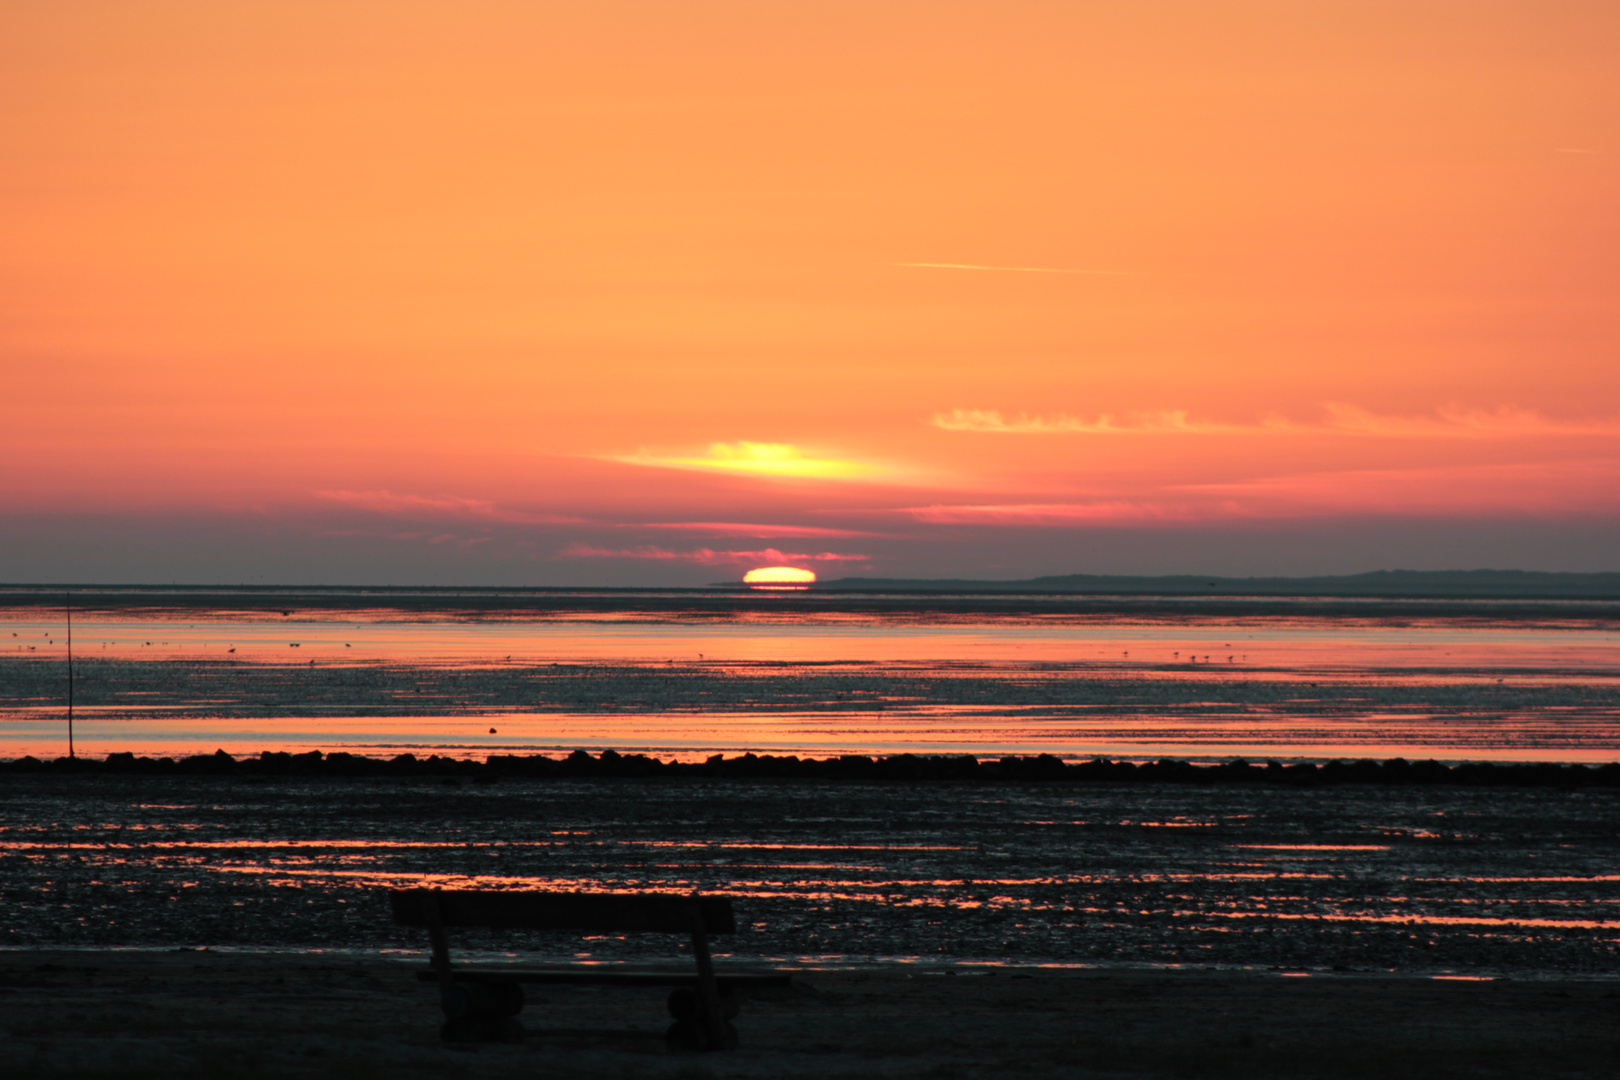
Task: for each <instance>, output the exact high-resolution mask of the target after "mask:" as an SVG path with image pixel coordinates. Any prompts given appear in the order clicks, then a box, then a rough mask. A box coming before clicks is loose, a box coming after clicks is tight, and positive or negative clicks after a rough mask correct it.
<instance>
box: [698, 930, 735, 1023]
mask: <svg viewBox="0 0 1620 1080" xmlns="http://www.w3.org/2000/svg"><path fill="white" fill-rule="evenodd" d="M692 955H693V956H694V957H695V958H696V960H697V970H698V985H697V998H698V1015H697V1023H698V1024H699V1025H700V1026H701V1027H702V1029H703V1034H704V1036H705V1042H706V1043H707V1044H708V1046H707V1048H708V1049H710V1050H731V1049H734V1048H735V1047H736V1045H737V1029H736V1028H734V1027H732V1026H731V1025H730V1024H729V1023H727V1022H726V1014H725V1008H724V1006H723V1005H722V1004H721V1002H720V984H719V983H718V982H717V981H716V980H715V977H714V960H713V959H712V958H711V957H710V956H709V936H708V934H706V933H704V932H703V930H701V929H698V930H693V931H692Z"/></svg>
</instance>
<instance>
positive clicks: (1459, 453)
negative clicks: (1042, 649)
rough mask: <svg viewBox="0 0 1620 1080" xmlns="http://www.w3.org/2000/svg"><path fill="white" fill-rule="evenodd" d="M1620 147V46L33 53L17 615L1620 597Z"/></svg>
mask: <svg viewBox="0 0 1620 1080" xmlns="http://www.w3.org/2000/svg"><path fill="white" fill-rule="evenodd" d="M1617 135H1620V6H1617V5H1615V4H1613V3H1612V2H1591V3H1573V2H1561V0H1538V2H1524V3H1490V2H1488V0H1467V2H1457V3H1433V2H1422V0H1406V2H1399V3H1395V2H1391V3H1378V2H1373V0H1354V2H1344V3H1332V2H1325V0H1324V2H1313V3H1299V2H1297V0H1279V2H1272V3H1226V2H1220V0H1155V2H1140V0H1132V2H1119V3H1108V2H1085V3H1077V2H1065V3H1051V4H1044V3H1018V2H1006V0H1001V2H995V3H949V2H942V0H931V2H927V3H915V4H913V3H872V2H862V3H850V4H836V3H827V2H815V3H809V2H806V3H768V2H762V0H746V2H737V3H676V2H671V3H651V2H647V3H628V2H627V3H614V2H610V0H590V2H583V3H577V4H571V3H528V2H524V3H517V2H514V3H457V4H447V3H440V4H411V3H405V2H399V0H390V2H385V3H375V4H369V3H343V2H334V0H324V2H320V3H307V4H305V3H295V2H290V0H274V2H266V3H249V2H236V3H232V4H217V3H212V2H205V3H130V2H123V3H97V2H77V0H62V2H54V0H53V2H38V3H30V2H16V3H11V4H7V5H4V6H3V7H0V375H3V383H0V430H4V431H5V433H6V435H7V439H8V442H9V446H8V449H7V453H6V461H7V468H6V469H5V470H4V471H3V473H0V579H5V580H37V579H69V580H96V579H110V578H112V579H135V580H144V579H161V580H213V579H217V578H221V577H222V576H223V579H225V580H250V579H254V578H255V577H260V578H266V577H267V578H268V579H271V580H276V579H280V578H287V577H288V576H289V575H291V576H292V577H295V578H297V579H298V580H317V579H319V580H338V581H341V580H358V579H359V578H362V577H363V578H366V579H368V580H380V579H390V580H391V579H393V578H400V579H411V580H432V581H443V582H447V583H454V582H461V581H473V580H478V581H510V582H513V583H538V584H544V583H565V582H575V581H598V582H615V583H654V582H668V583H677V582H698V581H707V580H715V579H716V578H717V577H718V578H724V577H735V576H740V573H741V572H742V571H743V570H746V569H748V568H749V567H751V566H755V565H759V564H761V563H762V562H770V561H776V560H777V559H781V560H783V561H788V562H793V563H797V564H799V565H805V566H814V567H816V568H817V569H818V571H819V572H821V573H823V575H824V576H825V575H828V574H831V575H832V576H840V575H841V574H843V573H846V572H849V573H854V572H860V573H874V574H879V575H892V576H908V575H928V576H947V575H949V576H970V577H971V576H989V577H1020V576H1029V575H1033V574H1040V573H1062V572H1116V571H1119V572H1175V571H1180V570H1189V571H1197V572H1208V573H1219V572H1231V573H1266V572H1270V571H1275V572H1335V571H1355V570H1366V569H1377V568H1389V567H1393V566H1397V565H1404V566H1417V565H1422V566H1428V567H1459V566H1474V565H1500V566H1519V567H1524V568H1540V569H1608V570H1616V569H1620V554H1617V553H1620V496H1617V494H1616V493H1617V492H1620V357H1617V348H1616V346H1617V345H1620V168H1617V155H1620V138H1617ZM64 537H72V538H73V539H72V542H71V543H68V542H66V541H64ZM810 556H828V557H825V558H810ZM831 556H838V558H833V557H831Z"/></svg>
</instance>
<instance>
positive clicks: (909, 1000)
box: [0, 949, 1620, 1080]
mask: <svg viewBox="0 0 1620 1080" xmlns="http://www.w3.org/2000/svg"><path fill="white" fill-rule="evenodd" d="M419 966H420V962H419V961H415V960H407V959H403V958H397V957H390V956H386V955H380V954H377V953H362V952H356V953H347V954H341V953H270V952H213V951H208V950H175V951H167V952H165V951H120V950H85V949H79V950H50V949H9V950H5V951H3V952H0V1075H5V1076H7V1077H15V1078H22V1077H99V1076H108V1077H112V1076H117V1077H121V1078H139V1077H165V1078H184V1077H193V1076H195V1077H202V1076H209V1077H213V1076H240V1077H253V1076H264V1077H327V1076H333V1077H336V1076H342V1077H345V1078H356V1077H369V1076H378V1077H383V1076H386V1077H416V1076H435V1077H437V1076H452V1077H453V1076H467V1077H473V1076H477V1077H505V1076H524V1077H530V1076H535V1075H546V1076H558V1077H669V1078H672V1080H674V1078H688V1080H689V1078H696V1077H711V1076H712V1077H733V1076H735V1077H766V1076H768V1077H827V1076H838V1077H851V1078H859V1077H886V1078H892V1077H976V1076H1020V1077H1047V1076H1051V1077H1058V1076H1062V1077H1075V1076H1082V1077H1083V1076H1109V1077H1181V1076H1244V1077H1296V1076H1298V1077H1305V1076H1310V1077H1324V1076H1326V1077H1360V1076H1378V1077H1407V1076H1410V1077H1451V1076H1456V1077H1463V1076H1466V1077H1481V1076H1503V1077H1508V1076H1511V1077H1584V1076H1592V1077H1597V1076H1604V1077H1609V1076H1613V1075H1615V1073H1616V1069H1617V1066H1620V981H1611V980H1605V979H1561V980H1539V979H1522V980H1521V979H1494V980H1480V981H1456V980H1440V979H1433V978H1419V977H1410V976H1394V975H1323V974H1316V975H1311V976H1308V977H1295V976H1290V975H1288V974H1287V973H1284V972H1263V973H1262V972H1246V971H1245V972H1232V971H1177V970H1142V969H1118V968H1116V969H1109V968H1096V969H1084V970H1072V969H1071V970H1052V969H1018V968H1001V969H986V968H982V967H954V968H953V967H939V968H929V969H915V970H914V969H908V968H906V967H904V966H901V965H873V966H870V967H865V968H857V969H851V970H839V971H821V970H806V971H803V972H802V973H800V974H799V975H798V976H797V977H796V979H795V985H794V986H793V987H791V988H788V989H771V990H756V991H753V992H752V993H750V994H749V995H748V996H747V998H746V1000H745V1001H744V1003H743V1011H742V1014H741V1016H740V1017H739V1018H738V1027H739V1028H740V1030H741V1033H742V1045H741V1046H740V1047H739V1049H737V1050H736V1051H733V1052H729V1053H710V1054H694V1053H682V1052H676V1051H671V1050H669V1049H666V1047H665V1046H664V1043H663V1040H662V1037H661V1035H662V1031H663V1028H664V1026H665V1024H666V1023H667V1015H666V1014H665V1010H664V1004H663V995H662V993H661V992H659V991H657V990H642V989H621V988H558V989H552V988H531V991H530V994H529V1003H528V1005H527V1007H526V1009H525V1010H524V1012H523V1015H522V1019H523V1022H524V1024H525V1025H526V1027H527V1028H528V1031H529V1034H528V1035H527V1036H526V1037H525V1038H524V1039H523V1040H521V1041H520V1042H514V1043H505V1044H479V1045H471V1046H455V1045H447V1044H445V1043H444V1042H442V1041H441V1040H440V1038H439V1032H438V1027H439V1022H440V1015H439V1010H438V1005H437V1000H436V995H435V993H434V991H433V989H432V987H431V986H429V985H426V984H423V983H421V982H419V981H418V980H417V979H416V978H415V971H416V970H417V968H418V967H419Z"/></svg>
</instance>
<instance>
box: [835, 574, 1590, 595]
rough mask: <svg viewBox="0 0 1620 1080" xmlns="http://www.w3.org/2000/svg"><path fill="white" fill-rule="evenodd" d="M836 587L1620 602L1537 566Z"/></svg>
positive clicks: (886, 581) (846, 584)
mask: <svg viewBox="0 0 1620 1080" xmlns="http://www.w3.org/2000/svg"><path fill="white" fill-rule="evenodd" d="M816 590H817V591H832V592H941V593H986V592H995V593H1077V594H1092V595H1114V596H1117V595H1122V594H1137V595H1140V594H1151V595H1156V596H1330V597H1358V596H1365V597H1370V598H1408V599H1418V598H1424V597H1434V598H1444V599H1479V600H1515V599H1523V600H1563V599H1568V600H1620V573H1587V574H1578V573H1554V572H1550V571H1540V570H1374V571H1372V572H1370V573H1365V574H1340V575H1328V576H1319V577H1218V576H1214V575H1198V574H1165V575H1158V576H1151V577H1149V576H1127V575H1115V574H1061V575H1055V576H1050V577H1037V578H1026V579H1023V580H1020V581H982V580H974V579H960V578H869V577H860V578H835V579H833V580H830V581H823V582H820V583H818V584H817V585H816Z"/></svg>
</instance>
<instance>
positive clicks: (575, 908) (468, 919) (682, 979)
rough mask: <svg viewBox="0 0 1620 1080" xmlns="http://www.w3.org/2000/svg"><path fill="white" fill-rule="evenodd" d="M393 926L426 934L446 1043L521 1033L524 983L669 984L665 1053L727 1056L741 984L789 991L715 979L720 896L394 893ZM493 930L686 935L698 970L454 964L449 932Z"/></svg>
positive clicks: (723, 911) (427, 976)
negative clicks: (713, 942)
mask: <svg viewBox="0 0 1620 1080" xmlns="http://www.w3.org/2000/svg"><path fill="white" fill-rule="evenodd" d="M389 901H390V903H391V904H392V906H393V911H394V921H395V922H398V923H403V924H405V925H406V926H422V927H426V928H427V932H428V939H429V941H430V942H431V943H432V946H433V963H432V966H431V967H430V968H428V969H427V970H425V971H422V972H421V973H420V974H419V976H418V977H419V978H421V979H422V980H423V981H424V982H437V983H438V984H439V997H440V1001H441V1003H442V1004H443V1006H444V1014H445V1025H444V1029H443V1034H444V1037H445V1038H446V1039H447V1040H450V1041H475V1040H493V1039H514V1038H521V1037H522V1036H523V1025H522V1023H520V1022H519V1021H518V1020H517V1014H518V1013H519V1012H520V1011H521V1010H522V1008H523V987H522V985H521V984H523V983H551V984H556V983H574V984H594V985H614V986H673V987H675V989H674V990H673V991H672V992H671V993H670V995H669V1011H670V1015H671V1016H673V1017H674V1018H675V1023H673V1024H671V1025H670V1027H669V1030H668V1031H667V1032H666V1033H665V1038H666V1039H667V1040H668V1041H669V1043H670V1045H671V1046H675V1047H680V1048H684V1049H695V1050H720V1049H727V1050H729V1049H731V1048H732V1047H734V1046H736V1044H737V1029H736V1028H735V1027H733V1026H732V1025H731V1023H730V1020H731V1019H732V1018H733V1017H735V1016H736V1014H737V995H736V991H737V990H738V989H739V988H742V987H745V986H786V985H788V983H789V982H790V980H791V979H792V976H791V975H790V974H789V973H786V972H761V973H740V972H739V973H728V974H724V975H717V974H716V973H715V970H714V963H713V962H712V961H711V960H710V957H709V936H710V935H711V934H734V933H736V931H737V920H736V916H735V915H734V914H733V913H732V910H731V900H730V899H729V898H727V897H723V896H701V895H698V894H695V893H694V894H691V895H686V896H682V895H678V894H670V893H577V892H539V891H516V890H513V891H502V890H488V889H396V890H393V891H391V892H390V893H389ZM457 926H459V927H482V928H486V929H492V930H553V931H560V932H566V933H577V934H640V933H665V934H686V935H690V937H691V942H692V956H693V959H694V960H695V961H696V970H695V971H693V972H692V973H690V974H687V973H684V972H679V971H631V970H615V969H611V968H604V967H596V966H586V965H574V966H572V967H562V968H543V969H541V968H536V969H529V970H522V969H517V968H509V967H504V966H491V967H482V968H479V967H468V966H465V965H452V964H451V962H450V943H449V940H448V939H447V938H446V936H445V930H446V929H447V928H449V927H457Z"/></svg>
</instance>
